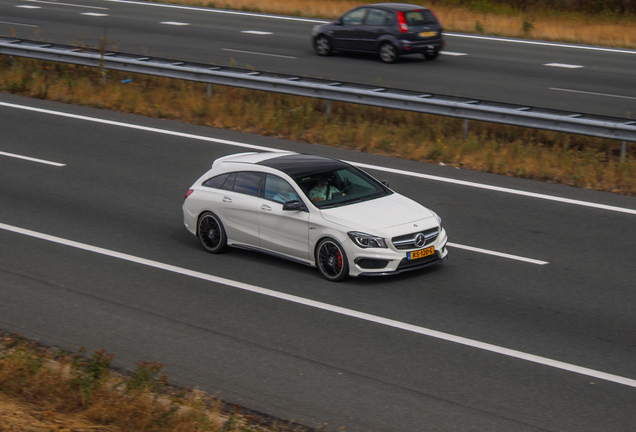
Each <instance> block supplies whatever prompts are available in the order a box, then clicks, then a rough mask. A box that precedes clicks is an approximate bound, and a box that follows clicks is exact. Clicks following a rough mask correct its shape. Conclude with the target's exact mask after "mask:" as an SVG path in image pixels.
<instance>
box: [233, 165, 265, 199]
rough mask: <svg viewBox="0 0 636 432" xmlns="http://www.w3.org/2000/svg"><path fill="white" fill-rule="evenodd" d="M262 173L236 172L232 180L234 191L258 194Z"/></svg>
mask: <svg viewBox="0 0 636 432" xmlns="http://www.w3.org/2000/svg"><path fill="white" fill-rule="evenodd" d="M262 177H263V174H262V173H259V172H253V171H243V172H239V173H236V180H235V181H234V192H238V193H242V194H246V195H252V196H258V190H259V188H260V185H261V178H262Z"/></svg>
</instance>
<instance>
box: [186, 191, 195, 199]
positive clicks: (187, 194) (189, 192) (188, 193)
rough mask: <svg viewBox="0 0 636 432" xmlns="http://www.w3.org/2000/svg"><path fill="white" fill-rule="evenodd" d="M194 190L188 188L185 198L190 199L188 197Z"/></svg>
mask: <svg viewBox="0 0 636 432" xmlns="http://www.w3.org/2000/svg"><path fill="white" fill-rule="evenodd" d="M192 192H194V190H192V189H188V192H186V196H185V198H184V199H188V197H189V196H190V195H192Z"/></svg>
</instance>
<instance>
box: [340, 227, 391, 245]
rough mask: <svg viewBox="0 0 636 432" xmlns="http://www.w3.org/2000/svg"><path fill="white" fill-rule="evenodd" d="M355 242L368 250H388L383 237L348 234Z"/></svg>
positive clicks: (354, 232)
mask: <svg viewBox="0 0 636 432" xmlns="http://www.w3.org/2000/svg"><path fill="white" fill-rule="evenodd" d="M347 234H348V235H349V238H350V239H351V240H353V242H354V243H355V244H356V245H358V246H360V247H361V248H363V249H367V248H386V242H385V241H384V239H383V238H382V237H376V236H372V235H369V234H365V233H361V232H357V231H351V232H348V233H347Z"/></svg>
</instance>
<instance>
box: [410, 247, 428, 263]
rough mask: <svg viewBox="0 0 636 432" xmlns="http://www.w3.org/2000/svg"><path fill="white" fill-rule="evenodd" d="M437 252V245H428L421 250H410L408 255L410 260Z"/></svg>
mask: <svg viewBox="0 0 636 432" xmlns="http://www.w3.org/2000/svg"><path fill="white" fill-rule="evenodd" d="M434 253H435V247H434V246H431V247H427V248H426V249H420V250H416V251H413V252H409V253H408V254H407V255H406V257H407V258H408V259H409V260H414V259H418V258H424V257H427V256H429V255H433V254H434Z"/></svg>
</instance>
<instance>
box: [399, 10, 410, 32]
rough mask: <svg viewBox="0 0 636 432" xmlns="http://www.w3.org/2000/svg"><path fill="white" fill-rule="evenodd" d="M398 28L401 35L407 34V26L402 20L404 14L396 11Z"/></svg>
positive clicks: (403, 19)
mask: <svg viewBox="0 0 636 432" xmlns="http://www.w3.org/2000/svg"><path fill="white" fill-rule="evenodd" d="M398 27H399V28H400V31H401V32H402V33H408V31H409V26H408V24H406V18H404V12H402V11H398Z"/></svg>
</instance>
